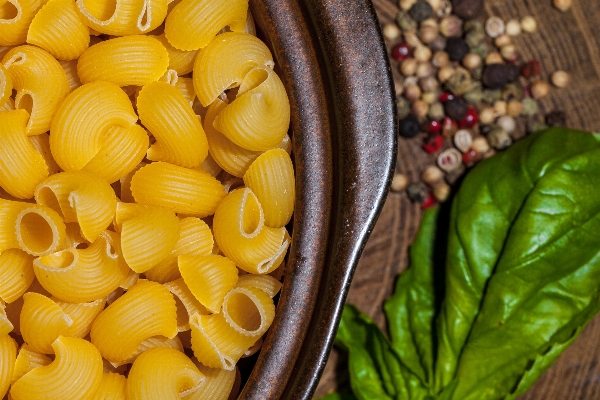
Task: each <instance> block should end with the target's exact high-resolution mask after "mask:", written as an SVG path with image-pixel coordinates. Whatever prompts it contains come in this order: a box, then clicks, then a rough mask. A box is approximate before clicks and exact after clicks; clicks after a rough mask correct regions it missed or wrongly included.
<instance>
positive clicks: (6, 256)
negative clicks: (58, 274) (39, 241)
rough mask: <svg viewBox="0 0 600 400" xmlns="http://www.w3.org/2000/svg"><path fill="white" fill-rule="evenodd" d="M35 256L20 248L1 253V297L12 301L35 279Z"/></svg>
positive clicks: (6, 300)
mask: <svg viewBox="0 0 600 400" xmlns="http://www.w3.org/2000/svg"><path fill="white" fill-rule="evenodd" d="M34 278H35V274H34V273H33V256H31V255H29V254H27V253H25V252H24V251H23V250H20V249H9V250H5V251H3V252H2V253H0V299H2V301H5V302H7V303H12V302H13V301H15V300H17V299H18V298H19V297H21V296H22V295H23V293H25V291H26V290H27V288H29V285H31V282H33V279H34Z"/></svg>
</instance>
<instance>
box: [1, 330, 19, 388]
mask: <svg viewBox="0 0 600 400" xmlns="http://www.w3.org/2000/svg"><path fill="white" fill-rule="evenodd" d="M16 359H17V342H15V340H14V339H13V338H11V337H10V336H9V335H8V334H3V335H0V397H4V395H5V394H6V392H7V391H8V388H9V387H10V381H11V379H12V375H13V370H14V367H15V361H16Z"/></svg>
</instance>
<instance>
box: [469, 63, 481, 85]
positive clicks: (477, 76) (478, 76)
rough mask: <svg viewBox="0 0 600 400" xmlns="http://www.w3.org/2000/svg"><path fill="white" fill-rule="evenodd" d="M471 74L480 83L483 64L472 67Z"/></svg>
mask: <svg viewBox="0 0 600 400" xmlns="http://www.w3.org/2000/svg"><path fill="white" fill-rule="evenodd" d="M471 76H472V77H473V79H475V80H476V81H477V82H478V83H480V84H481V77H482V76H483V65H481V66H479V67H477V68H475V69H472V70H471ZM480 86H481V85H480Z"/></svg>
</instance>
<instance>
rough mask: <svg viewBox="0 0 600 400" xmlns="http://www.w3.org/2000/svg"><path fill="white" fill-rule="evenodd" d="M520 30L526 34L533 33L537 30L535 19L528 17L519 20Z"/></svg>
mask: <svg viewBox="0 0 600 400" xmlns="http://www.w3.org/2000/svg"><path fill="white" fill-rule="evenodd" d="M521 29H522V30H523V31H525V32H527V33H533V32H535V31H536V30H537V22H536V20H535V18H533V17H532V16H530V15H528V16H526V17H523V18H521Z"/></svg>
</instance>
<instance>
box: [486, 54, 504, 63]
mask: <svg viewBox="0 0 600 400" xmlns="http://www.w3.org/2000/svg"><path fill="white" fill-rule="evenodd" d="M502 63H504V58H502V55H501V54H500V53H498V52H497V51H492V52H490V53H489V54H488V55H487V56H486V57H485V64H486V65H490V64H502Z"/></svg>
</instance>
